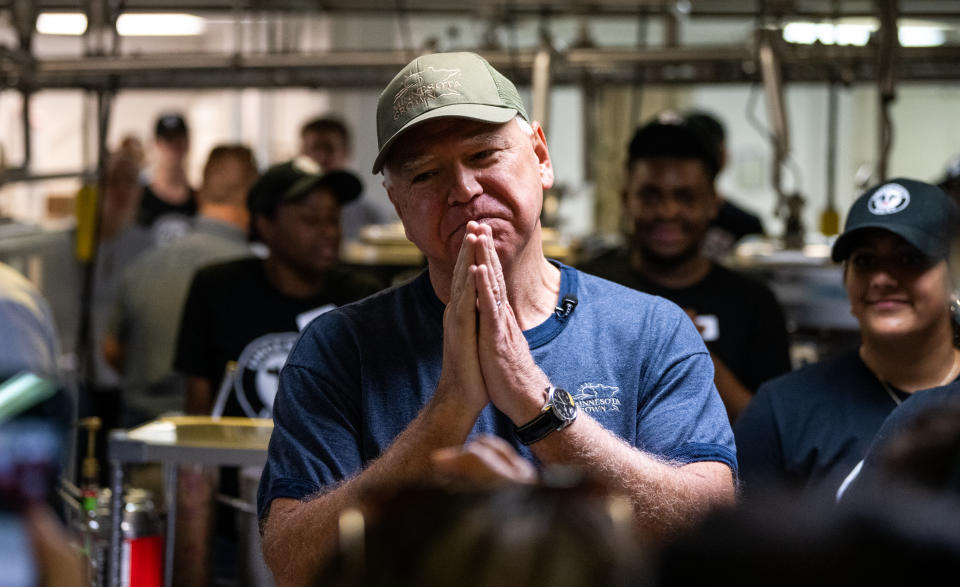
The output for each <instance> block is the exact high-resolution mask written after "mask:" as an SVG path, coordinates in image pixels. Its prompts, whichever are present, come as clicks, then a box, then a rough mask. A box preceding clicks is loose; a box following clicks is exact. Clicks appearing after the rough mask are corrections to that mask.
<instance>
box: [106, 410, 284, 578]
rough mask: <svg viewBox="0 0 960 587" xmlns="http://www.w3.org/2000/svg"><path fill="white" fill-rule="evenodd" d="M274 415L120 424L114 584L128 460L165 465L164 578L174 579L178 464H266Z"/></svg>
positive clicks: (115, 448)
mask: <svg viewBox="0 0 960 587" xmlns="http://www.w3.org/2000/svg"><path fill="white" fill-rule="evenodd" d="M271 432H273V421H272V420H269V419H251V418H211V417H208V416H176V417H168V418H160V419H158V420H154V421H152V422H148V423H146V424H144V425H142V426H139V427H137V428H133V429H131V430H115V431H113V432H112V433H111V435H110V439H109V441H108V447H107V450H108V457H109V460H110V466H111V468H112V473H113V475H112V481H113V483H112V484H113V487H112V495H111V498H110V499H111V502H110V515H111V518H112V520H113V523H112V524H111V534H110V585H111V586H112V587H119V586H120V555H121V552H122V549H121V537H122V529H121V527H120V521H122V519H123V479H124V471H123V466H124V465H125V464H133V463H160V464H161V465H163V486H164V501H165V505H166V510H167V535H166V544H165V547H164V563H163V564H164V575H163V582H164V585H166V586H167V587H171V586H172V585H173V546H174V536H175V532H174V529H175V525H176V519H177V467H178V466H179V465H182V464H188V463H199V464H205V465H218V466H249V465H262V464H263V463H265V462H266V460H267V444H268V443H269V441H270V434H271Z"/></svg>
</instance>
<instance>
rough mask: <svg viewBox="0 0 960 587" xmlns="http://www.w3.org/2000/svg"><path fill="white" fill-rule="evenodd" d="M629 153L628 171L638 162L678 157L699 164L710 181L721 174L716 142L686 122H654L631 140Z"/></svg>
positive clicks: (642, 128)
mask: <svg viewBox="0 0 960 587" xmlns="http://www.w3.org/2000/svg"><path fill="white" fill-rule="evenodd" d="M627 152H628V158H627V169H628V170H629V169H631V168H632V167H633V164H634V163H636V162H637V161H643V160H647V159H657V158H660V157H675V158H678V159H696V160H697V161H700V162H701V163H702V164H703V169H704V171H705V172H706V174H707V177H708V178H709V179H710V181H713V180H714V179H716V177H717V173H719V172H720V161H719V150H718V149H717V148H716V145H715V144H714V142H713V140H712V139H711V138H710V137H709V135H707V134H706V133H705V132H704V131H702V130H700V129H699V128H697V127H695V126H693V125H691V124H688V123H686V122H684V121H678V122H671V123H661V122H658V121H654V122H652V123H650V124H647V125H645V126H642V127H640V128H639V129H637V132H636V133H634V135H633V138H632V139H630V144H629V146H628V148H627Z"/></svg>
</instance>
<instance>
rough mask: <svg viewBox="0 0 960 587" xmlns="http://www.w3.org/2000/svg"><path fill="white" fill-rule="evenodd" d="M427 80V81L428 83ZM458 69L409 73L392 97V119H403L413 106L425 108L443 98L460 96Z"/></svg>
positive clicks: (460, 87)
mask: <svg viewBox="0 0 960 587" xmlns="http://www.w3.org/2000/svg"><path fill="white" fill-rule="evenodd" d="M428 80H429V81H428ZM462 88H463V83H462V82H461V81H460V70H459V69H435V68H433V67H426V68H424V70H423V71H418V72H416V73H411V74H410V75H408V76H407V78H406V79H405V80H403V87H402V88H400V91H398V92H397V93H396V95H395V96H394V97H393V119H394V120H399V119H400V118H403V117H404V116H405V115H406V114H407V112H409V111H410V109H411V108H413V107H415V106H421V105H422V106H427V105H428V104H430V102H431V101H433V100H437V99H439V98H442V97H444V96H458V97H459V96H462V94H461V93H460V90H461V89H462Z"/></svg>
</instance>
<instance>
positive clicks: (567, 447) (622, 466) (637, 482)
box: [531, 413, 735, 539]
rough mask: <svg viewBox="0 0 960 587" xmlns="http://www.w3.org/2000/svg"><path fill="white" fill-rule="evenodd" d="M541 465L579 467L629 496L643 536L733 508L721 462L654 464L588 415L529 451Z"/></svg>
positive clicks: (667, 532)
mask: <svg viewBox="0 0 960 587" xmlns="http://www.w3.org/2000/svg"><path fill="white" fill-rule="evenodd" d="M531 448H532V449H533V452H534V454H535V455H536V456H537V458H539V459H540V460H541V461H542V462H543V463H544V464H546V465H552V464H565V465H575V466H578V467H580V468H582V469H584V470H585V471H587V472H588V473H589V474H591V475H593V476H595V477H597V478H598V479H599V480H601V481H603V482H605V483H607V484H608V486H609V487H612V488H614V489H615V490H619V491H622V492H623V493H625V494H626V495H627V496H629V498H630V500H631V502H632V503H633V506H634V511H635V517H636V521H637V524H638V526H639V527H640V530H641V532H642V533H643V534H644V536H645V537H649V538H652V539H658V538H663V537H666V536H669V535H671V534H673V533H674V532H676V531H678V530H680V529H682V528H684V527H686V526H689V525H690V524H692V523H693V522H695V521H696V520H698V519H699V518H700V517H701V516H702V515H703V514H704V513H705V512H706V511H708V510H709V509H710V508H711V507H713V506H715V505H722V504H732V503H733V501H734V497H735V489H734V482H733V474H732V471H731V470H730V468H729V467H728V466H727V465H725V464H723V463H720V462H712V461H708V462H697V463H690V464H687V465H678V464H674V463H669V462H664V461H661V460H658V459H657V458H655V457H653V456H652V455H649V454H646V453H644V452H642V451H640V450H637V449H636V448H634V447H632V446H630V445H629V444H627V443H625V442H624V441H623V440H621V439H620V438H617V437H616V436H614V435H613V434H612V433H611V432H609V431H608V430H607V429H606V428H604V427H603V426H602V425H601V424H599V423H598V422H597V421H596V420H594V419H593V418H591V417H589V415H587V414H584V413H581V414H580V415H579V416H578V417H577V419H576V420H575V421H574V422H573V424H572V425H570V426H569V427H567V428H566V429H564V430H562V431H560V432H555V433H553V434H551V435H550V436H548V437H547V438H545V439H543V440H541V441H540V442H537V443H535V444H533V445H532V446H531Z"/></svg>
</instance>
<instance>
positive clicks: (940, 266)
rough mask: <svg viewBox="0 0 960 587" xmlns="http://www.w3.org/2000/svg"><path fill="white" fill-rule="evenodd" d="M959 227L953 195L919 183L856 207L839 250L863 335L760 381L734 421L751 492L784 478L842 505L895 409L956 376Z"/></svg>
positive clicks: (873, 195) (894, 186)
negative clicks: (954, 247)
mask: <svg viewBox="0 0 960 587" xmlns="http://www.w3.org/2000/svg"><path fill="white" fill-rule="evenodd" d="M956 223H957V208H956V205H955V204H954V203H953V202H952V201H951V200H950V199H949V198H948V197H947V196H946V195H945V194H944V193H943V191H942V190H940V189H939V188H937V187H935V186H932V185H929V184H926V183H923V182H920V181H916V180H910V179H904V178H899V179H893V180H890V181H888V182H886V183H883V184H881V185H878V186H875V187H873V188H872V189H870V190H868V191H867V192H866V193H864V194H863V195H862V196H860V197H859V198H857V200H856V201H855V202H854V203H853V205H852V206H851V208H850V211H849V213H848V215H847V220H846V226H845V228H844V232H843V234H842V235H840V237H839V238H838V239H837V240H836V242H835V243H834V245H833V252H832V256H833V260H834V262H843V283H844V287H845V288H846V291H847V296H848V297H849V299H850V312H851V314H853V316H854V317H855V318H856V319H857V321H858V322H859V324H860V336H861V340H862V343H861V345H860V347H859V349H857V350H855V351H851V352H849V353H846V354H843V355H840V356H838V357H837V358H835V359H831V360H827V361H824V362H822V363H817V364H814V365H809V366H807V367H804V368H803V369H800V370H798V371H794V372H793V373H790V374H788V375H784V376H782V377H779V378H777V379H774V380H772V381H769V382H767V383H766V384H764V385H763V386H761V388H760V391H759V392H758V393H757V396H756V397H755V398H754V400H753V402H752V403H751V404H750V405H749V406H748V407H747V409H746V411H744V413H743V414H742V415H741V417H740V419H739V420H738V421H737V422H736V425H735V432H736V436H737V448H738V454H739V456H740V464H741V474H742V479H743V482H744V492H745V494H746V495H747V496H748V497H749V496H750V495H751V494H756V493H759V492H762V491H763V490H765V489H767V488H769V486H771V485H775V486H783V485H786V486H788V487H791V488H794V489H802V490H804V491H806V492H812V493H814V494H817V495H818V496H820V497H822V498H824V499H828V500H831V501H832V500H833V496H834V494H835V493H836V491H837V489H838V487H839V486H840V483H841V481H842V480H843V478H844V477H845V476H846V475H847V474H848V473H849V472H850V470H851V469H852V468H853V467H854V466H855V465H856V464H857V463H858V462H859V461H860V459H862V458H863V456H864V453H865V451H866V449H867V447H868V446H869V445H870V443H871V441H872V440H873V438H874V435H875V434H876V433H877V431H878V429H879V428H880V426H881V424H883V421H884V419H885V418H887V416H889V415H890V413H891V412H892V411H893V410H894V409H895V408H896V407H897V406H899V405H900V404H902V403H904V401H905V400H906V399H907V398H909V397H911V395H912V394H913V393H914V392H917V391H919V390H922V389H929V388H932V387H937V386H941V385H945V384H947V383H950V382H952V381H954V380H956V379H957V376H958V375H960V351H958V350H957V348H956V346H955V340H956V339H955V337H954V322H953V318H952V315H951V312H950V307H949V306H950V299H951V298H950V293H951V292H950V276H949V272H948V269H947V261H946V258H947V254H948V252H949V250H950V246H951V244H952V242H953V240H954V238H955V234H956V226H957V224H956Z"/></svg>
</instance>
